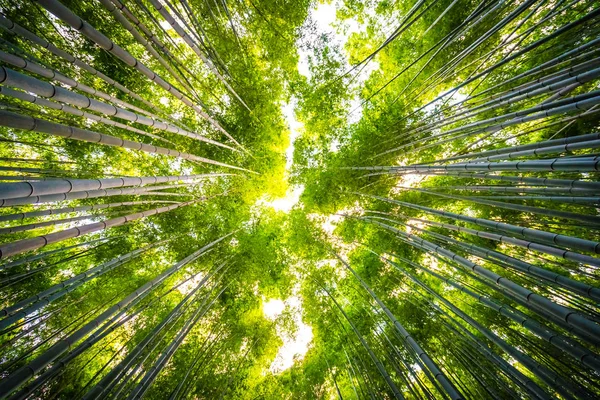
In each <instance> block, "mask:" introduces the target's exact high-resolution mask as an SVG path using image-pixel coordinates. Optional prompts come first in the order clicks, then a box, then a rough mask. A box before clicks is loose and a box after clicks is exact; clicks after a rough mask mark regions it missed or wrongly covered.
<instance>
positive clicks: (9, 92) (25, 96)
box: [0, 86, 175, 146]
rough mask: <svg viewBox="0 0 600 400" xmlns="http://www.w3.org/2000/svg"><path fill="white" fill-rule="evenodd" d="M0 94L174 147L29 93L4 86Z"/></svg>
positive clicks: (146, 134) (157, 138)
mask: <svg viewBox="0 0 600 400" xmlns="http://www.w3.org/2000/svg"><path fill="white" fill-rule="evenodd" d="M0 93H1V94H3V95H5V96H10V97H12V98H15V99H19V100H23V101H27V102H29V103H32V104H37V105H39V106H41V107H46V108H51V109H54V110H60V111H63V112H66V113H68V114H71V115H77V116H80V117H84V118H88V119H91V120H93V121H97V122H101V123H103V124H106V125H110V126H115V127H117V128H121V129H125V130H127V131H130V132H133V133H137V134H138V135H143V136H148V137H150V138H152V139H155V140H161V141H163V142H166V143H169V144H170V145H173V146H175V143H173V142H172V141H170V140H168V139H165V138H163V137H160V136H157V135H154V134H152V133H148V132H146V131H143V130H141V129H137V128H134V127H132V126H129V125H125V124H122V123H120V122H116V121H113V120H111V119H108V118H105V117H101V116H98V115H96V114H92V113H89V112H86V111H81V110H79V109H77V108H73V107H70V106H67V105H64V104H61V103H57V102H54V101H50V100H46V99H43V98H41V97H37V96H34V95H31V94H29V93H25V92H21V91H19V90H13V89H10V88H7V87H4V86H0Z"/></svg>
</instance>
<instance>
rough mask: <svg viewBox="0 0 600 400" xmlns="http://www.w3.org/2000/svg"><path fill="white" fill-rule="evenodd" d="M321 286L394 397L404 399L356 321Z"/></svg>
mask: <svg viewBox="0 0 600 400" xmlns="http://www.w3.org/2000/svg"><path fill="white" fill-rule="evenodd" d="M321 288H322V289H323V290H324V291H325V292H326V293H327V295H328V296H329V298H330V299H331V300H332V301H333V303H334V304H335V305H336V307H337V308H338V310H340V312H341V313H342V315H343V316H344V318H345V319H346V321H348V324H349V325H350V327H351V328H352V331H353V332H354V334H355V335H356V337H357V338H358V340H359V341H360V343H361V344H362V346H363V347H364V348H365V350H366V351H367V353H369V356H370V357H371V359H372V360H373V363H374V364H375V366H376V367H377V370H378V371H379V373H380V374H381V376H382V377H383V379H385V381H386V383H387V384H388V386H389V387H390V388H391V389H392V393H393V394H394V397H395V398H396V399H404V396H403V395H402V393H401V392H400V390H399V389H398V387H397V386H396V384H395V383H394V381H393V380H392V378H391V377H390V375H389V373H388V372H387V371H386V369H385V367H384V366H383V364H382V363H381V361H380V360H379V358H378V357H377V355H375V353H374V352H373V350H372V349H371V347H370V346H369V344H368V343H367V341H366V340H365V339H364V338H363V336H362V335H361V333H360V332H359V331H358V329H357V328H356V326H355V325H354V323H353V322H352V320H351V319H350V317H348V315H347V314H346V312H345V311H344V309H343V308H342V307H341V306H340V305H339V303H338V302H337V300H335V298H334V297H333V295H332V294H331V293H330V292H329V291H328V290H327V289H326V288H325V287H324V286H321Z"/></svg>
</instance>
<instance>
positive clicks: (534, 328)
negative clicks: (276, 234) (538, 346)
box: [393, 254, 600, 371]
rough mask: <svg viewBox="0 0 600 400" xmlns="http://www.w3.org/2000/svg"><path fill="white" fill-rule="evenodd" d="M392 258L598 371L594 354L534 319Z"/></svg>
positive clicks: (598, 367)
mask: <svg viewBox="0 0 600 400" xmlns="http://www.w3.org/2000/svg"><path fill="white" fill-rule="evenodd" d="M393 256H394V257H396V258H398V259H400V260H402V261H404V262H406V263H408V264H410V265H412V266H413V267H415V268H417V269H420V270H421V271H424V272H426V273H428V274H429V275H431V276H434V277H435V278H437V279H439V280H441V281H443V282H445V283H447V284H448V285H450V286H453V287H455V288H456V289H458V290H460V291H461V292H463V293H465V294H467V295H468V296H470V297H472V298H473V299H475V300H477V301H478V302H479V303H481V304H483V305H484V306H486V307H488V308H490V309H492V310H495V311H496V312H498V313H499V314H501V315H504V316H505V317H507V318H510V319H511V320H513V321H515V322H516V323H518V324H519V325H521V326H523V327H525V328H527V329H528V330H529V331H531V332H532V333H533V334H535V335H537V336H539V337H541V338H542V339H544V340H545V341H547V342H548V343H550V344H552V345H553V346H555V347H556V348H558V349H559V350H561V351H563V352H565V353H567V354H569V355H570V356H572V357H573V358H575V359H576V360H577V361H579V362H580V363H581V364H583V365H585V366H587V367H590V368H592V369H594V370H595V371H599V370H600V360H599V359H598V356H597V355H596V354H594V353H593V352H591V351H590V350H588V349H586V348H585V347H583V346H581V345H580V344H579V343H577V342H575V341H573V340H571V339H569V338H567V337H566V336H564V335H561V334H559V333H557V332H555V331H553V330H551V329H549V328H547V327H546V326H544V325H542V324H540V323H539V322H537V321H536V320H535V319H532V318H530V317H528V316H527V315H525V314H523V313H521V312H519V311H517V310H515V309H514V308H512V307H510V306H507V305H506V304H504V303H501V302H498V301H494V300H492V299H491V298H489V297H488V296H486V295H479V294H477V293H475V292H473V291H472V290H471V289H468V288H467V287H465V286H463V285H461V284H460V283H458V282H457V281H455V280H453V279H451V278H447V277H444V276H442V275H440V274H438V273H437V272H434V271H431V270H430V269H428V268H425V267H423V266H422V265H419V264H417V263H414V262H412V261H410V260H407V259H406V258H403V257H400V256H397V255H395V254H393Z"/></svg>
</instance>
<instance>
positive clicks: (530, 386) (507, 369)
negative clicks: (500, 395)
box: [390, 261, 553, 400]
mask: <svg viewBox="0 0 600 400" xmlns="http://www.w3.org/2000/svg"><path fill="white" fill-rule="evenodd" d="M390 262H391V261H390ZM429 303H430V304H431V306H432V307H433V308H434V309H435V310H436V311H437V312H438V313H440V315H443V316H445V317H446V318H448V319H449V320H450V321H452V322H453V324H454V325H455V326H456V327H454V326H452V325H450V323H449V322H448V321H446V320H444V319H442V321H443V323H444V325H445V326H448V327H449V328H450V329H451V330H452V331H456V332H457V334H458V337H459V338H461V339H462V340H463V341H465V342H466V343H467V344H469V345H471V346H473V347H474V348H475V349H476V350H477V351H478V352H479V353H480V354H482V355H483V356H484V357H486V358H487V359H488V360H490V361H491V362H492V363H493V364H494V365H495V366H497V367H498V368H499V369H500V370H502V371H503V372H504V373H505V374H507V375H508V376H509V377H511V378H512V379H513V380H514V381H516V382H518V383H520V384H521V385H523V387H524V388H525V389H526V390H527V391H528V392H529V393H531V394H532V395H533V396H536V397H537V398H539V399H543V400H550V399H552V398H553V397H551V396H549V395H548V394H547V393H546V392H545V391H544V390H543V389H542V388H540V387H539V386H538V385H537V384H536V383H535V382H533V381H532V380H531V379H530V378H529V377H527V376H526V375H525V374H523V373H522V372H521V371H519V370H518V369H517V368H515V367H514V366H513V364H510V363H508V362H507V361H506V360H505V359H504V358H502V357H500V356H498V355H497V354H496V353H494V352H492V351H491V350H490V349H489V348H488V347H487V346H485V345H484V344H483V343H482V342H481V340H480V339H478V338H477V337H476V336H475V335H474V334H473V333H472V332H471V331H470V330H468V329H467V328H465V327H464V326H463V325H462V324H459V323H457V322H456V321H455V319H454V318H453V317H452V316H451V315H449V314H448V313H447V312H446V311H444V310H442V309H441V308H440V307H439V306H438V305H437V304H435V303H433V302H431V301H429ZM459 330H460V332H458V331H459ZM461 332H462V334H461Z"/></svg>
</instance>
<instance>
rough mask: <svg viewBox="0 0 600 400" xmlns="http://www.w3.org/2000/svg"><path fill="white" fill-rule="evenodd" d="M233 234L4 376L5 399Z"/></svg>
mask: <svg viewBox="0 0 600 400" xmlns="http://www.w3.org/2000/svg"><path fill="white" fill-rule="evenodd" d="M234 233H235V232H231V233H229V234H227V235H225V236H222V237H220V238H219V239H217V240H215V241H213V242H211V243H209V244H207V245H206V246H203V247H202V248H200V249H198V250H196V251H195V252H193V253H192V254H190V255H189V256H187V257H186V258H184V259H183V260H181V261H179V262H177V263H175V264H174V265H173V266H172V267H170V268H169V269H167V270H166V271H164V272H162V273H161V274H159V275H158V276H156V277H155V278H154V279H152V280H151V281H149V282H147V283H145V284H144V285H142V286H140V287H139V288H137V289H136V290H135V291H134V292H133V293H131V294H130V295H128V296H126V297H125V298H124V299H123V300H121V301H119V302H118V303H117V304H115V305H113V306H112V307H110V308H108V309H107V310H105V311H104V312H102V313H101V314H100V315H98V316H97V317H96V318H94V319H93V320H92V321H90V322H88V323H87V324H85V325H84V326H83V327H81V328H79V329H78V330H77V331H75V332H73V333H72V334H70V335H69V336H68V337H65V338H62V339H60V340H59V341H58V342H56V343H55V344H54V345H53V346H52V347H50V348H49V349H48V350H47V351H46V352H44V353H42V354H41V355H39V356H38V357H36V358H35V359H34V360H33V361H31V362H29V363H28V364H27V365H25V366H23V367H21V368H19V369H18V370H16V371H14V372H13V373H11V374H10V375H9V376H8V377H6V378H4V379H2V380H1V381H0V393H1V394H0V397H1V398H6V396H8V395H10V394H11V393H12V392H14V391H15V390H16V389H18V388H19V387H20V386H21V385H23V384H24V383H25V382H26V381H28V380H29V379H31V378H33V377H34V376H35V375H36V374H37V373H39V372H40V371H42V370H43V369H44V368H45V367H46V366H47V365H48V364H50V363H51V362H53V361H54V360H56V359H57V358H58V357H60V356H61V355H62V354H64V353H65V352H67V351H69V350H70V348H71V347H72V346H73V345H74V344H75V343H77V342H78V341H80V340H81V339H83V338H84V337H86V336H87V335H88V334H90V333H92V332H93V331H94V330H95V329H96V328H98V327H99V325H100V324H101V323H102V322H104V321H106V320H107V319H109V318H110V317H111V316H113V314H115V313H117V312H118V311H119V310H121V309H122V308H124V307H126V306H127V305H129V304H130V303H132V302H133V301H135V300H136V299H137V298H139V297H140V296H142V295H144V294H147V293H149V292H150V291H151V290H152V289H154V288H155V287H156V286H158V285H159V284H161V283H162V282H163V281H164V280H165V279H167V278H168V277H170V276H172V275H173V274H175V273H176V272H178V271H179V270H181V269H182V268H183V267H184V266H186V265H187V264H189V263H190V262H192V261H194V260H195V259H197V258H198V257H200V256H201V255H202V254H203V253H204V252H206V250H208V249H210V248H211V247H213V246H214V245H216V244H217V243H219V242H221V241H222V240H224V239H225V238H227V237H229V236H231V235H233V234H234Z"/></svg>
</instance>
